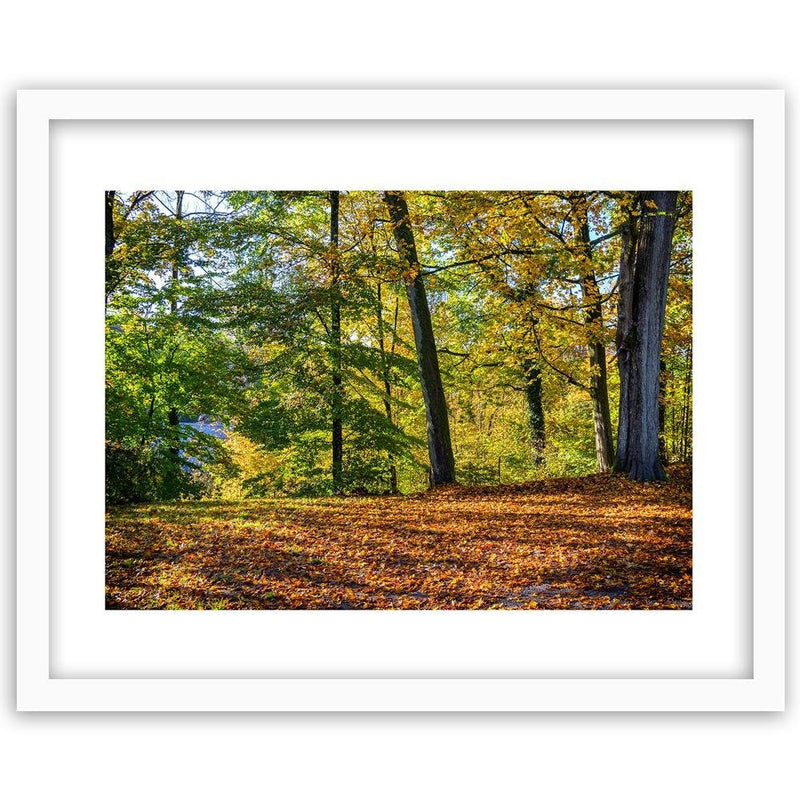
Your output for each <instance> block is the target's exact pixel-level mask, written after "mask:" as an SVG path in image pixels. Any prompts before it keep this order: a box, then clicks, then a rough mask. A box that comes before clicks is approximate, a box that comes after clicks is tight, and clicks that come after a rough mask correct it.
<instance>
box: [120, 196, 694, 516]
mask: <svg viewBox="0 0 800 800" xmlns="http://www.w3.org/2000/svg"><path fill="white" fill-rule="evenodd" d="M662 195H670V197H668V198H666V197H662ZM105 207H106V225H105V235H106V242H105V245H106V246H105V255H106V284H105V291H106V462H107V482H106V494H107V499H108V501H109V502H110V503H121V502H129V501H139V500H165V499H173V498H182V497H184V498H185V497H222V498H225V499H237V498H238V499H241V498H247V497H265V496H281V495H312V496H317V495H328V494H336V493H354V494H359V493H370V494H379V493H394V492H404V493H407V492H411V491H417V490H420V489H424V488H426V487H427V486H429V485H435V484H439V483H450V482H452V481H456V482H459V483H463V484H480V485H486V484H500V483H502V484H506V483H516V482H522V481H527V480H531V479H533V478H539V477H547V476H574V475H581V474H587V473H591V472H594V471H600V472H603V471H606V470H609V469H611V468H612V466H613V465H614V463H615V456H617V455H618V453H617V452H616V450H617V447H618V445H619V442H620V440H621V434H622V433H623V432H624V436H623V437H622V440H623V441H624V442H626V443H627V441H628V440H627V438H625V437H628V436H629V435H632V434H631V431H632V430H634V429H635V428H636V425H634V424H632V423H631V422H630V420H631V419H632V418H633V417H636V414H637V413H638V412H637V411H636V410H635V408H634V406H633V405H631V403H632V402H633V401H630V402H629V401H628V399H627V398H628V397H638V395H637V394H636V392H637V391H639V390H638V389H635V390H634V389H631V388H629V387H631V386H633V384H632V383H630V375H629V372H628V373H626V369H629V371H630V365H631V364H634V368H633V369H634V370H636V369H639V367H636V366H635V365H636V364H639V363H640V362H639V361H636V360H635V359H636V358H637V357H638V356H634V357H633V361H632V360H631V357H630V356H629V354H630V353H631V352H634V353H635V352H638V351H636V345H635V342H636V341H639V340H638V339H637V336H639V337H642V336H644V331H645V330H648V331H651V332H652V333H653V336H656V338H657V339H658V341H657V343H656V342H655V339H653V341H652V342H651V345H652V346H651V348H650V350H648V356H647V360H646V364H647V367H646V369H645V372H647V374H648V376H649V377H647V381H649V382H650V383H652V381H653V380H655V381H656V384H657V385H656V390H655V391H656V394H655V395H654V398H655V400H654V402H655V405H654V406H653V407H652V409H651V407H650V405H647V408H648V409H649V410H648V412H647V413H648V414H649V415H650V416H653V415H655V417H654V418H653V421H652V424H653V425H655V429H654V430H655V433H654V435H655V437H656V442H657V453H656V455H655V456H653V457H655V458H656V459H657V460H658V463H659V464H662V465H663V463H666V462H676V461H681V462H685V461H688V460H690V459H691V454H692V434H691V422H692V419H691V417H692V415H691V407H692V385H691V367H692V305H691V298H692V294H691V288H692V247H691V242H692V233H691V225H692V197H691V194H690V193H688V192H673V193H669V192H662V193H658V192H654V193H648V192H638V191H600V190H598V191H394V190H392V191H389V190H387V191H371V190H370V191H367V190H357V191H348V190H344V189H342V190H319V191H189V190H134V191H119V190H114V191H111V190H109V191H107V192H106V196H105ZM659 215H660V216H659ZM664 220H667V221H668V224H666V227H665V223H664ZM654 226H655V227H654ZM659 226H660V227H659ZM656 251H658V252H657V253H656ZM659 259H660V260H659ZM657 267H658V268H660V269H661V270H662V272H661V273H659V274H660V275H662V278H658V279H657V276H656V277H655V278H654V277H653V276H654V275H655V273H654V272H653V270H654V269H656V268H657ZM648 276H649V277H648ZM648 280H650V283H648ZM658 280H661V281H662V283H661V284H658ZM653 281H655V283H653ZM656 285H658V286H660V287H661V288H660V289H659V291H662V290H663V304H661V305H659V303H660V302H661V301H660V300H659V303H655V305H653V307H652V308H650V306H648V305H647V303H646V302H645V299H646V297H648V296H649V295H648V292H649V293H651V294H652V292H653V291H655V289H653V288H648V287H655V286H656ZM648 309H649V310H648ZM634 310H635V313H634ZM636 314H638V315H639V316H638V317H637V316H636ZM642 315H644V316H642ZM654 315H655V316H654ZM645 317H646V319H645ZM637 320H638V322H637ZM651 322H652V325H653V326H654V327H652V328H651V327H649V326H650V325H651ZM637 332H638V333H637ZM656 344H657V347H656ZM653 347H656V349H655V350H653ZM653 354H654V355H653ZM642 358H644V356H642ZM653 358H655V362H653ZM641 364H645V361H644V360H642V361H641ZM642 369H644V367H643V368H642ZM637 374H638V373H637ZM653 376H655V378H653ZM621 379H622V381H621ZM621 385H622V387H623V388H622V391H621V390H620V386H621ZM648 385H649V384H648ZM637 402H639V401H637ZM648 402H649V401H648ZM640 406H641V403H640ZM640 406H636V408H639V407H640ZM642 407H643V406H642ZM632 408H633V409H634V410H633V411H632V410H631V409H632ZM620 409H622V411H621V410H620ZM631 414H633V417H631ZM640 416H641V415H640ZM636 418H637V419H638V417H636ZM621 422H622V425H621ZM626 425H627V426H628V427H625V426H626ZM651 427H652V426H651ZM623 429H624V431H623ZM636 435H639V434H638V433H637V434H636ZM626 458H627V455H626ZM617 468H618V469H622V470H624V471H625V472H626V474H628V473H630V474H631V475H632V476H633V477H642V479H644V480H648V479H652V478H653V477H656V478H660V477H663V472H658V470H657V469H656V470H655V471H656V474H654V475H651V474H650V473H648V474H644V473H642V475H641V476H639V475H637V474H634V472H635V471H636V470H635V469H634V468H633V467H631V465H630V464H627V463H620V461H619V459H617ZM637 469H638V468H637Z"/></svg>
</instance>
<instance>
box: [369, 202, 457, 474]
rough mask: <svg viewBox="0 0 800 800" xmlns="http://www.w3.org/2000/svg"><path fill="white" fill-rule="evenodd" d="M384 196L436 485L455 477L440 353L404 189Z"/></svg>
mask: <svg viewBox="0 0 800 800" xmlns="http://www.w3.org/2000/svg"><path fill="white" fill-rule="evenodd" d="M383 200H384V202H385V204H386V208H387V210H388V211H389V218H390V219H391V221H392V227H393V229H394V240H395V243H396V245H397V253H398V256H399V258H400V263H401V265H402V267H403V273H404V276H405V285H406V294H407V295H408V305H409V308H410V311H411V322H412V325H413V328H414V342H415V344H416V350H417V365H418V367H419V378H420V384H421V386H422V398H423V400H424V402H425V418H426V421H427V428H428V456H429V457H430V462H431V483H432V484H433V485H434V486H435V485H438V484H442V483H452V482H453V481H454V480H455V461H454V458H453V446H452V443H451V441H450V423H449V420H448V416H447V401H446V400H445V396H444V389H443V387H442V376H441V373H440V371H439V357H438V355H437V352H436V341H435V339H434V336H433V324H432V322H431V312H430V308H429V307H428V298H427V295H426V294H425V284H424V282H423V280H422V274H421V268H420V264H419V259H418V257H417V247H416V244H415V242H414V231H413V230H412V228H411V220H410V218H409V214H408V204H407V203H406V198H405V195H404V194H403V192H384V193H383Z"/></svg>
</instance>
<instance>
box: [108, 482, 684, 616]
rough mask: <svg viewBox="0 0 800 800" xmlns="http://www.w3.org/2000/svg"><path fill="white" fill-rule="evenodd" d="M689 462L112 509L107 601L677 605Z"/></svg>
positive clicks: (174, 604)
mask: <svg viewBox="0 0 800 800" xmlns="http://www.w3.org/2000/svg"><path fill="white" fill-rule="evenodd" d="M691 602H692V511H691V472H690V470H689V468H687V467H674V468H672V470H671V471H670V480H669V482H668V483H666V484H638V483H634V482H632V481H628V480H626V479H624V478H619V477H614V476H611V475H598V476H589V477H583V478H560V479H552V480H547V481H540V482H536V483H529V484H524V485H515V486H498V487H458V486H454V487H448V488H445V489H437V490H435V491H432V492H427V493H425V494H420V495H412V496H407V497H343V498H342V497H336V498H324V499H274V500H273V499H270V500H245V501H237V502H215V501H198V502H181V503H169V504H162V505H149V506H129V507H126V508H121V509H114V510H111V511H110V512H109V513H108V515H107V521H106V607H107V608H111V609H158V608H162V609H179V608H186V609H389V608H397V609H491V608H496V609H533V608H543V609H554V608H567V609H596V608H602V609H636V608H640V609H644V608H649V609H672V608H691Z"/></svg>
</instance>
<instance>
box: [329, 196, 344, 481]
mask: <svg viewBox="0 0 800 800" xmlns="http://www.w3.org/2000/svg"><path fill="white" fill-rule="evenodd" d="M329 199H330V205H331V229H330V253H329V255H328V258H329V261H330V281H331V381H332V383H333V395H332V398H331V450H332V453H331V476H332V478H333V491H334V492H341V491H342V450H343V439H342V406H343V404H342V393H343V389H342V297H341V290H340V286H339V279H340V275H339V192H337V191H331V192H329Z"/></svg>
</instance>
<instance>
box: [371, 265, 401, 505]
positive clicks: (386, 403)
mask: <svg viewBox="0 0 800 800" xmlns="http://www.w3.org/2000/svg"><path fill="white" fill-rule="evenodd" d="M377 301H378V302H377V308H376V313H377V317H378V347H379V348H380V354H381V377H382V379H383V409H384V411H385V412H386V419H387V420H388V421H389V424H390V425H391V424H393V419H392V381H391V372H390V369H389V361H388V359H387V358H386V342H385V337H384V324H383V297H382V292H381V281H380V280H378V298H377ZM398 305H399V303H398V302H395V310H394V328H395V332H396V331H397V312H398ZM387 462H388V464H389V491H391V493H392V494H397V464H396V463H395V458H394V453H388V454H387Z"/></svg>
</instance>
